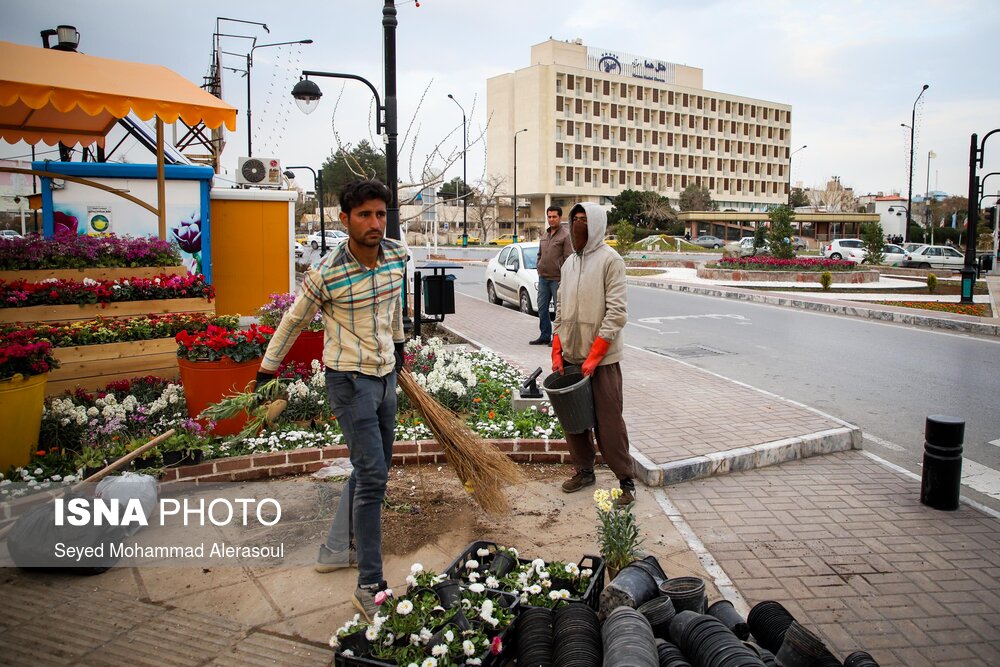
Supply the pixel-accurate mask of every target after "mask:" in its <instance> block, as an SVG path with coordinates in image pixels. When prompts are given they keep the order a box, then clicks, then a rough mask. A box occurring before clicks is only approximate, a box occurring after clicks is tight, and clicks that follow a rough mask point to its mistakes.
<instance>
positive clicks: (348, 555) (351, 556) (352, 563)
mask: <svg viewBox="0 0 1000 667" xmlns="http://www.w3.org/2000/svg"><path fill="white" fill-rule="evenodd" d="M357 566H358V550H357V549H356V548H355V547H354V545H353V544H352V545H351V546H350V547H348V548H347V550H346V551H334V550H332V549H330V548H329V547H328V546H326V545H325V544H321V545H320V547H319V556H317V557H316V565H315V566H314V569H315V570H316V571H317V572H323V573H326V572H335V571H337V570H342V569H344V568H346V567H357Z"/></svg>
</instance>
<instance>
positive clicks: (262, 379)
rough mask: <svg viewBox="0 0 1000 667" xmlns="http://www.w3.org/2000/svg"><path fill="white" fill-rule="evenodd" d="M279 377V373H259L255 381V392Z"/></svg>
mask: <svg viewBox="0 0 1000 667" xmlns="http://www.w3.org/2000/svg"><path fill="white" fill-rule="evenodd" d="M276 376H277V373H268V372H267V371H257V377H256V379H255V380H254V391H256V390H257V389H259V388H260V387H261V386H262V385H264V384H265V383H267V382H270V381H271V380H273V379H274V378H275V377H276Z"/></svg>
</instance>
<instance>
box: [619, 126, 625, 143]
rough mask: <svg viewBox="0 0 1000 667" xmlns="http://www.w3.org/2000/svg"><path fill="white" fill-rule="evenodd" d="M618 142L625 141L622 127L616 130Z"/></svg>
mask: <svg viewBox="0 0 1000 667" xmlns="http://www.w3.org/2000/svg"><path fill="white" fill-rule="evenodd" d="M618 141H625V128H624V127H619V128H618Z"/></svg>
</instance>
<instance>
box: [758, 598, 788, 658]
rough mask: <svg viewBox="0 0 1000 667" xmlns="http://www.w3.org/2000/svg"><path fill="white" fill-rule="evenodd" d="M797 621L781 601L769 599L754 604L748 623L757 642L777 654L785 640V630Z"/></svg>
mask: <svg viewBox="0 0 1000 667" xmlns="http://www.w3.org/2000/svg"><path fill="white" fill-rule="evenodd" d="M794 622H795V618H794V617H793V616H792V615H791V614H789V613H788V610H787V609H785V608H784V607H783V606H782V605H781V603H780V602H775V601H773V600H767V601H765V602H761V603H759V604H757V605H756V606H754V608H753V609H751V610H750V613H749V614H748V615H747V624H748V625H749V626H750V632H752V633H753V636H754V639H756V640H757V643H758V644H760V645H761V646H763V647H764V648H766V649H767V650H768V651H770V652H771V653H775V654H777V652H778V650H779V649H780V648H781V643H782V642H783V641H784V640H785V632H787V631H788V627H789V626H790V625H791V624H792V623H794Z"/></svg>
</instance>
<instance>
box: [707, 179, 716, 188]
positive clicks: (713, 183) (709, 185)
mask: <svg viewBox="0 0 1000 667" xmlns="http://www.w3.org/2000/svg"><path fill="white" fill-rule="evenodd" d="M708 189H709V190H713V191H714V190H715V176H710V177H709V179H708Z"/></svg>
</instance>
